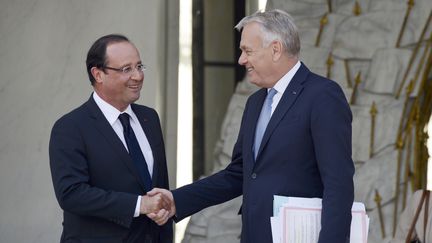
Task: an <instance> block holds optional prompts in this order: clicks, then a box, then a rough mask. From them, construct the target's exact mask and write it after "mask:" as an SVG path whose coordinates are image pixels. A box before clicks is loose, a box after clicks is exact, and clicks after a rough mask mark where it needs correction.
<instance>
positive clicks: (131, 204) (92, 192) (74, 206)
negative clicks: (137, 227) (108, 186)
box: [49, 117, 138, 227]
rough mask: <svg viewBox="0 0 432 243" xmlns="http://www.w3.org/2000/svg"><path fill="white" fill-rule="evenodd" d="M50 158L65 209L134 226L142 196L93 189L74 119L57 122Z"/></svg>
mask: <svg viewBox="0 0 432 243" xmlns="http://www.w3.org/2000/svg"><path fill="white" fill-rule="evenodd" d="M49 158H50V168H51V175H52V180H53V185H54V190H55V194H56V197H57V200H58V202H59V204H60V207H61V208H62V209H63V210H65V211H67V212H70V213H74V214H77V215H82V216H93V217H99V218H104V219H106V220H109V221H111V222H114V223H117V224H119V225H122V226H124V227H129V226H130V224H131V222H132V219H133V214H134V210H135V206H136V202H137V196H138V195H134V194H130V193H124V192H116V191H111V190H105V189H102V188H97V187H94V186H91V184H90V175H89V168H88V166H89V165H88V161H87V157H86V147H85V143H84V141H83V137H82V135H81V131H80V129H79V128H78V126H77V124H76V121H74V120H73V119H71V118H70V117H63V118H61V119H60V120H58V121H57V122H56V123H55V125H54V127H53V129H52V131H51V138H50V143H49Z"/></svg>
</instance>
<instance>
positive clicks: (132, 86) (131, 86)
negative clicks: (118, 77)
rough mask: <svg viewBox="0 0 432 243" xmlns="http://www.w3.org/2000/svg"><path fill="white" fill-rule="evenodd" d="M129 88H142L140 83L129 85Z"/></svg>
mask: <svg viewBox="0 0 432 243" xmlns="http://www.w3.org/2000/svg"><path fill="white" fill-rule="evenodd" d="M128 88H130V89H139V88H140V85H138V84H137V85H128Z"/></svg>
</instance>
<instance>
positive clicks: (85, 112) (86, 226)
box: [49, 97, 172, 243]
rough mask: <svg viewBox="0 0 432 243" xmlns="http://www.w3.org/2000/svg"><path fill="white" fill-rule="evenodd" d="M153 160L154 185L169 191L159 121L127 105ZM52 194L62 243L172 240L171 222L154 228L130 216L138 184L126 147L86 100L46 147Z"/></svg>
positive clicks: (148, 112)
mask: <svg viewBox="0 0 432 243" xmlns="http://www.w3.org/2000/svg"><path fill="white" fill-rule="evenodd" d="M132 110H133V111H134V112H135V114H136V116H137V117H138V119H139V121H140V123H141V126H142V128H143V129H144V132H145V134H146V136H147V138H148V141H149V143H150V146H151V149H152V151H153V157H154V169H153V175H152V179H153V180H152V181H153V186H154V187H162V188H168V187H169V185H168V173H167V165H166V158H165V148H164V143H163V138H162V131H161V127H160V122H159V117H158V115H157V113H156V111H154V110H153V109H151V108H148V107H145V106H141V105H135V104H132ZM49 155H50V166H51V174H52V180H53V184H54V189H55V194H56V197H57V200H58V202H59V204H60V207H61V208H62V209H63V211H64V221H63V233H62V237H61V242H89V243H90V242H92V243H97V242H100V243H111V242H112V243H114V242H115V243H117V242H118V243H120V242H148V241H146V240H148V237H149V236H150V237H151V238H152V241H151V242H153V243H154V242H161V243H165V242H172V222H168V223H167V224H166V225H165V226H163V227H159V226H157V225H156V224H155V223H153V221H151V220H150V219H149V218H147V217H146V216H142V215H141V216H140V217H137V218H134V217H133V214H134V211H135V206H136V202H137V197H138V195H145V193H146V192H145V188H144V184H143V181H142V180H141V179H140V177H139V175H138V173H137V170H136V168H135V166H134V164H133V161H132V160H131V158H130V156H129V154H128V152H127V150H126V148H125V147H124V145H123V143H122V142H121V140H120V138H119V137H118V136H117V134H116V133H115V131H114V130H113V129H112V127H111V125H110V124H109V122H108V121H107V120H106V118H105V116H104V115H103V113H102V111H101V110H100V109H99V107H98V106H97V105H96V103H95V101H94V100H93V98H92V97H91V98H90V99H89V100H88V101H87V102H86V103H84V104H83V105H82V106H80V107H79V108H77V109H75V110H73V111H72V112H70V113H68V114H66V115H64V116H63V117H62V118H60V119H59V120H58V121H57V122H56V123H55V125H54V127H53V129H52V132H51V139H50V145H49Z"/></svg>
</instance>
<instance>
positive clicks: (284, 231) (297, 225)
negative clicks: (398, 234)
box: [270, 195, 369, 243]
mask: <svg viewBox="0 0 432 243" xmlns="http://www.w3.org/2000/svg"><path fill="white" fill-rule="evenodd" d="M321 208H322V205H321V199H320V198H302V197H284V196H277V195H275V196H274V199H273V215H274V216H273V217H271V218H270V223H271V228H272V237H273V243H316V242H318V236H319V232H320V230H321ZM351 212H352V220H351V233H350V236H351V238H350V243H367V237H368V230H369V217H368V216H367V215H366V209H365V206H364V204H363V203H359V202H354V204H353V206H352V209H351Z"/></svg>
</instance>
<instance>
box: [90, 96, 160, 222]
mask: <svg viewBox="0 0 432 243" xmlns="http://www.w3.org/2000/svg"><path fill="white" fill-rule="evenodd" d="M93 99H94V100H95V102H96V104H97V106H98V107H99V109H100V110H101V111H102V113H103V114H104V116H105V118H106V119H107V120H108V122H109V124H110V125H111V127H112V128H113V129H114V131H115V133H116V134H117V136H118V137H119V138H120V140H121V141H122V143H123V145H124V146H125V148H126V150H128V147H127V144H126V141H125V138H124V135H123V126H122V124H121V122H120V120H119V119H118V117H119V115H120V114H122V113H127V114H128V115H129V116H130V124H131V127H132V129H133V131H134V133H135V136H136V138H137V140H138V144H139V146H140V148H141V152H142V153H143V155H144V158H145V160H146V162H147V168H148V170H149V173H150V176H152V174H153V164H154V158H153V153H152V150H151V147H150V144H149V142H148V139H147V136H146V135H145V133H144V130H143V128H142V127H141V124H140V123H139V120H138V117H137V116H136V115H135V113H134V112H133V110H132V108H131V106H130V105H128V107H127V108H126V110H125V111H124V112H121V111H119V110H117V108H115V107H114V106H112V105H110V104H109V103H108V102H106V101H104V100H103V99H102V98H101V97H100V96H99V95H98V94H97V93H96V92H93ZM140 205H141V196H138V199H137V204H136V207H135V213H134V217H138V216H139V215H140Z"/></svg>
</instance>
